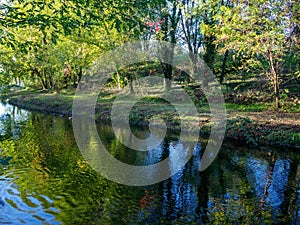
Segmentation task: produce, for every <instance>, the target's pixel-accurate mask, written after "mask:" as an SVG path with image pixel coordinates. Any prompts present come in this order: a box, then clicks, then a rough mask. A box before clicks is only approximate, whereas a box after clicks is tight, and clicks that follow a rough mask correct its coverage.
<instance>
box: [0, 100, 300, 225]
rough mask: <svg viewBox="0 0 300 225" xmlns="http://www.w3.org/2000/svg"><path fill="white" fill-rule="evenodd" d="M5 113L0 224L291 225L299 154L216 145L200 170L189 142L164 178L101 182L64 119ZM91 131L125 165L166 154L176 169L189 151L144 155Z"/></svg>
mask: <svg viewBox="0 0 300 225" xmlns="http://www.w3.org/2000/svg"><path fill="white" fill-rule="evenodd" d="M4 108H5V112H3V113H2V115H1V136H0V138H1V139H0V140H1V143H0V164H1V165H0V223H4V224H5V223H7V224H274V223H275V224H297V223H299V222H300V220H299V211H300V207H299V206H300V197H299V192H300V191H299V178H300V167H299V165H300V164H299V159H300V155H299V154H298V153H294V152H289V151H288V150H287V151H285V152H283V151H281V152H280V151H275V150H273V151H271V150H269V151H262V150H259V151H258V150H257V151H256V150H249V149H239V148H236V147H232V146H224V147H223V148H222V150H221V151H220V153H219V155H218V157H217V158H216V160H215V161H214V163H213V164H212V165H211V166H210V167H209V169H207V170H206V171H203V172H199V170H198V169H199V166H200V158H201V154H202V149H203V148H202V147H201V146H203V144H201V143H199V142H196V143H191V145H190V146H192V150H193V155H192V158H191V159H190V160H189V162H188V163H187V165H186V166H185V168H184V169H182V170H180V171H179V172H178V173H176V174H175V175H174V176H172V177H171V178H169V179H167V180H166V181H164V182H161V183H158V184H155V185H151V186H145V187H128V186H123V185H120V184H117V183H113V182H110V181H108V180H106V179H105V178H103V177H101V176H100V175H99V174H97V173H96V172H95V171H94V170H93V169H92V168H91V167H90V166H89V164H88V163H87V162H86V161H85V160H84V158H83V157H82V156H81V153H80V152H79V150H78V148H77V146H76V143H75V141H74V136H73V133H72V127H71V121H69V120H67V119H63V118H59V117H52V116H44V115H41V114H35V113H28V112H26V111H23V110H19V109H17V108H14V107H12V106H7V105H6V106H4ZM0 111H1V110H0ZM119 132H126V130H122V129H121V130H120V131H119ZM140 132H143V131H140ZM145 132H146V131H145ZM98 133H99V134H100V136H101V140H102V141H103V142H104V144H105V146H106V147H107V148H109V149H111V151H110V153H111V154H112V155H113V156H114V157H115V158H117V159H119V160H121V161H123V162H126V163H129V164H132V165H148V164H153V163H156V162H159V161H161V160H163V159H165V158H166V157H167V156H170V160H169V162H168V166H169V168H170V169H172V168H173V167H175V168H176V164H177V163H178V162H180V161H181V160H184V157H185V156H184V155H183V154H182V149H185V148H187V147H188V146H185V145H183V144H182V143H180V142H179V141H177V140H176V138H168V139H166V140H165V142H164V143H163V144H161V145H160V146H158V147H157V148H156V149H154V150H152V151H148V152H136V151H131V150H130V149H127V148H126V147H124V146H123V145H122V144H121V143H120V141H119V140H117V139H115V136H114V133H113V131H112V129H111V128H110V127H109V126H106V125H105V124H101V125H100V126H99V127H98ZM141 135H143V134H141ZM115 169H118V168H115ZM152 172H153V171H152ZM149 176H150V175H149Z"/></svg>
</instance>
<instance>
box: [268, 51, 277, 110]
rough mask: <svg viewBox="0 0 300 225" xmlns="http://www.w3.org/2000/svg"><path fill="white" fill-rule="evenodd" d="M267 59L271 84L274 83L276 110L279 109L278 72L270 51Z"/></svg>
mask: <svg viewBox="0 0 300 225" xmlns="http://www.w3.org/2000/svg"><path fill="white" fill-rule="evenodd" d="M269 60H270V66H271V77H272V79H273V85H274V95H275V109H276V110H278V109H279V78H278V73H277V71H276V69H275V66H274V62H273V54H272V52H271V51H269Z"/></svg>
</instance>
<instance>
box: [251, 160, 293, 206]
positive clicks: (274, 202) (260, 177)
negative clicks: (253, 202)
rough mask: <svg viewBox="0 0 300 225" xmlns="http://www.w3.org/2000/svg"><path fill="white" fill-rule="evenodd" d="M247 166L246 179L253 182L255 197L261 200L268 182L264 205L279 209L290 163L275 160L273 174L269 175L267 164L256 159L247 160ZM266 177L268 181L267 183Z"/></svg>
mask: <svg viewBox="0 0 300 225" xmlns="http://www.w3.org/2000/svg"><path fill="white" fill-rule="evenodd" d="M247 164H248V166H247V169H246V170H247V175H248V179H249V180H250V182H251V181H253V182H252V183H253V185H254V190H255V193H256V196H258V197H259V199H262V197H263V196H264V190H265V187H266V183H267V182H269V187H268V189H267V195H266V198H265V201H266V204H267V205H270V206H272V207H275V208H276V207H279V206H280V205H281V204H282V202H283V201H284V191H285V187H286V185H287V182H288V174H289V170H290V163H289V161H288V160H283V159H277V160H276V161H275V165H274V169H273V173H272V174H271V175H270V168H269V164H268V162H266V161H264V160H259V159H257V158H249V159H248V163H247ZM268 176H270V180H269V181H268Z"/></svg>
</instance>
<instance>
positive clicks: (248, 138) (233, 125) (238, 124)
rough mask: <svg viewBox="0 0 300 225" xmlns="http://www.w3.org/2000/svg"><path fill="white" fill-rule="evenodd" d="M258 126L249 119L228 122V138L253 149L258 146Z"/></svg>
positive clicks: (237, 118)
mask: <svg viewBox="0 0 300 225" xmlns="http://www.w3.org/2000/svg"><path fill="white" fill-rule="evenodd" d="M255 130H256V125H255V124H254V121H252V120H250V119H249V118H248V117H240V116H238V117H236V118H234V119H229V120H228V121H227V134H226V135H227V137H228V138H229V139H232V140H236V141H238V142H239V143H245V144H247V145H250V146H252V147H256V146H257V145H258V142H257V141H258V139H257V135H256V132H255Z"/></svg>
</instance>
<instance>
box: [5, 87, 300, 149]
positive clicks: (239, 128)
mask: <svg viewBox="0 0 300 225" xmlns="http://www.w3.org/2000/svg"><path fill="white" fill-rule="evenodd" d="M73 98H74V92H73V91H66V90H63V91H61V92H50V91H34V90H25V89H13V90H10V91H9V92H6V93H2V94H1V100H2V101H5V102H8V103H9V104H12V105H15V106H18V107H20V108H23V109H27V110H32V111H39V112H42V113H47V114H54V115H60V116H65V117H69V118H70V117H71V116H72V105H73ZM113 101H114V95H113V94H111V95H105V96H102V97H100V98H99V100H98V102H97V105H96V115H95V118H96V119H97V120H99V121H100V120H101V121H110V116H111V107H112V104H113ZM202 108H203V109H202V111H201V112H200V117H198V121H199V123H200V126H201V131H200V134H201V136H203V137H208V136H209V134H210V125H211V119H210V116H209V110H208V108H207V107H206V106H203V107H202ZM164 111H168V112H169V113H168V114H164V113H162V112H164ZM155 114H162V116H163V118H164V119H165V120H166V121H167V125H168V127H169V128H170V130H171V131H172V132H178V131H179V130H180V123H179V121H178V116H177V114H176V112H175V111H174V108H173V107H172V105H168V104H163V102H161V101H158V100H155V99H148V101H147V104H145V102H141V103H140V104H139V105H136V107H134V108H133V109H132V111H131V114H130V118H131V123H132V125H136V126H147V124H148V121H147V118H150V117H151V116H152V115H155ZM184 119H185V120H186V121H185V122H186V123H185V124H186V125H187V126H188V129H193V125H195V122H194V121H196V118H193V117H191V116H187V117H184ZM227 119H228V120H227V128H226V135H225V139H226V140H229V141H234V142H237V143H239V145H246V146H249V147H257V146H270V147H276V148H283V149H285V148H289V149H300V113H284V112H274V111H270V110H265V111H260V112H254V111H250V112H249V111H247V112H242V111H238V110H232V109H229V110H228V115H227Z"/></svg>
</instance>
